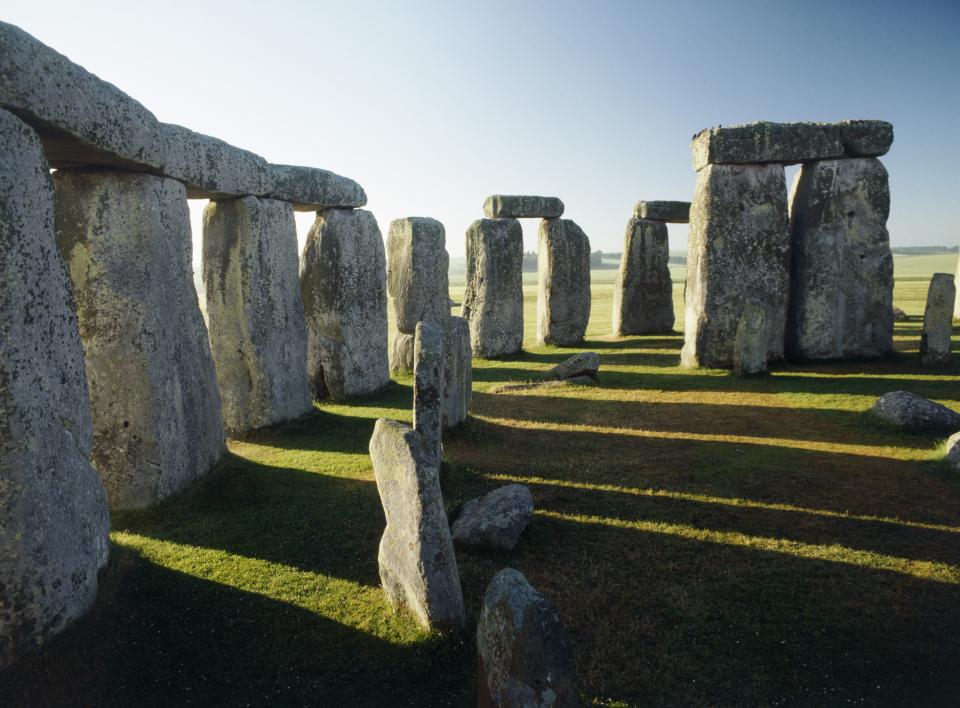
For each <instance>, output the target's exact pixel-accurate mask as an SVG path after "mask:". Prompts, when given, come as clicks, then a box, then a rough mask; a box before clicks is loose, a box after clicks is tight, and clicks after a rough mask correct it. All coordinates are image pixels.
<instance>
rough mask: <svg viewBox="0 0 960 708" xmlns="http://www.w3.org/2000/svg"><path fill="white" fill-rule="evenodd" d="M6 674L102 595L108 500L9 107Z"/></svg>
mask: <svg viewBox="0 0 960 708" xmlns="http://www.w3.org/2000/svg"><path fill="white" fill-rule="evenodd" d="M0 282H2V283H3V285H2V287H0V332H2V335H0V671H2V670H3V669H4V668H6V667H7V666H8V665H10V664H11V663H12V662H14V661H16V660H17V659H18V658H19V657H21V656H23V655H24V654H27V653H29V652H31V651H33V650H35V649H37V648H38V647H40V646H41V645H42V644H43V643H44V642H46V641H47V640H48V639H50V638H51V637H53V636H54V635H55V634H57V633H58V632H60V631H62V630H63V629H64V628H65V627H66V626H67V625H69V624H70V623H71V622H73V621H74V620H75V619H76V618H77V617H79V616H80V615H82V614H83V613H84V612H85V611H86V610H87V609H88V608H89V607H90V606H91V605H92V604H93V601H94V599H95V598H96V594H97V571H98V570H99V569H100V568H102V567H103V566H104V565H105V564H106V562H107V556H108V552H109V539H108V537H107V534H108V533H109V531H110V517H109V514H108V512H107V497H106V494H105V493H104V490H103V484H102V483H101V482H100V478H99V477H98V476H97V473H96V472H95V471H94V469H93V468H92V467H91V466H90V463H89V461H88V460H89V456H90V446H91V437H92V434H93V431H92V424H91V420H90V399H89V397H88V394H87V382H86V379H85V378H84V369H83V349H82V347H81V344H80V334H79V332H78V330H77V320H76V315H75V313H74V306H73V298H72V297H71V296H70V285H69V282H68V281H67V274H66V272H65V270H64V267H63V262H62V261H61V260H60V257H59V255H58V254H57V244H56V240H55V236H54V207H53V186H52V184H51V182H50V168H49V166H48V165H47V161H46V159H45V158H44V156H43V150H42V148H41V146H40V140H39V138H38V137H37V135H36V133H34V132H33V130H32V129H30V128H29V127H28V126H27V125H26V124H24V123H23V122H21V121H20V119H19V118H17V117H15V116H14V115H12V114H11V113H7V112H6V111H2V110H0Z"/></svg>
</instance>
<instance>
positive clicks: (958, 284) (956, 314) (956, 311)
mask: <svg viewBox="0 0 960 708" xmlns="http://www.w3.org/2000/svg"><path fill="white" fill-rule="evenodd" d="M953 287H954V289H955V290H956V291H957V296H956V298H954V301H953V319H955V320H960V258H957V274H956V275H955V276H954V277H953Z"/></svg>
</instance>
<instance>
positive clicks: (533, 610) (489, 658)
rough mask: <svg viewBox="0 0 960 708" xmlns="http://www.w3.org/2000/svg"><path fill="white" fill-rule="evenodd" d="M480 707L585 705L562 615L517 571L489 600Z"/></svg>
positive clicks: (502, 576) (502, 578) (502, 577)
mask: <svg viewBox="0 0 960 708" xmlns="http://www.w3.org/2000/svg"><path fill="white" fill-rule="evenodd" d="M477 705H478V706H483V707H485V708H486V707H488V706H495V707H496V708H514V707H515V706H524V707H527V706H529V707H531V708H533V707H534V706H552V707H553V708H566V707H568V706H579V705H580V695H579V689H578V688H577V666H576V660H575V659H574V655H573V648H572V643H571V641H570V637H569V635H568V634H567V631H566V629H565V628H564V626H563V624H562V623H561V622H560V617H559V615H558V614H557V610H556V609H555V608H554V606H553V605H552V604H551V603H550V602H549V601H548V600H547V599H546V598H545V597H544V596H543V595H541V594H540V593H539V592H537V591H536V590H535V589H534V588H533V586H531V585H530V583H529V582H527V579H526V578H525V577H524V575H523V573H521V572H520V571H518V570H514V569H513V568H505V569H503V570H501V571H500V572H499V573H497V574H496V575H495V576H494V577H493V580H491V581H490V584H489V585H488V586H487V591H486V593H485V594H484V597H483V606H482V607H481V609H480V619H479V620H478V622H477Z"/></svg>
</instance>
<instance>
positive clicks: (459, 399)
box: [443, 316, 473, 430]
mask: <svg viewBox="0 0 960 708" xmlns="http://www.w3.org/2000/svg"><path fill="white" fill-rule="evenodd" d="M472 397H473V351H472V349H471V347H470V325H469V324H467V321H466V320H465V319H463V318H462V317H452V316H451V317H448V318H447V321H446V323H444V329H443V427H444V430H446V429H449V428H455V427H456V426H458V425H460V423H462V422H463V421H465V420H466V419H467V415H468V414H469V413H470V402H471V398H472Z"/></svg>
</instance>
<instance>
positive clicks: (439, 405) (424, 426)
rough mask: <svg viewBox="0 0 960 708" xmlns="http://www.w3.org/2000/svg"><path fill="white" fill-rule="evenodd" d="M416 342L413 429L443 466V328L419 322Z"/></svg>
mask: <svg viewBox="0 0 960 708" xmlns="http://www.w3.org/2000/svg"><path fill="white" fill-rule="evenodd" d="M414 337H415V338H414V346H413V429H414V430H416V431H417V432H418V433H420V435H421V436H423V443H424V446H425V447H426V448H427V449H428V450H429V451H430V452H431V453H432V454H433V458H434V462H435V464H436V466H437V469H438V470H439V469H440V435H441V431H442V430H443V386H444V379H443V330H442V329H441V328H440V327H438V326H436V325H433V324H430V323H429V322H418V323H417V331H416V334H415V335H414Z"/></svg>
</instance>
